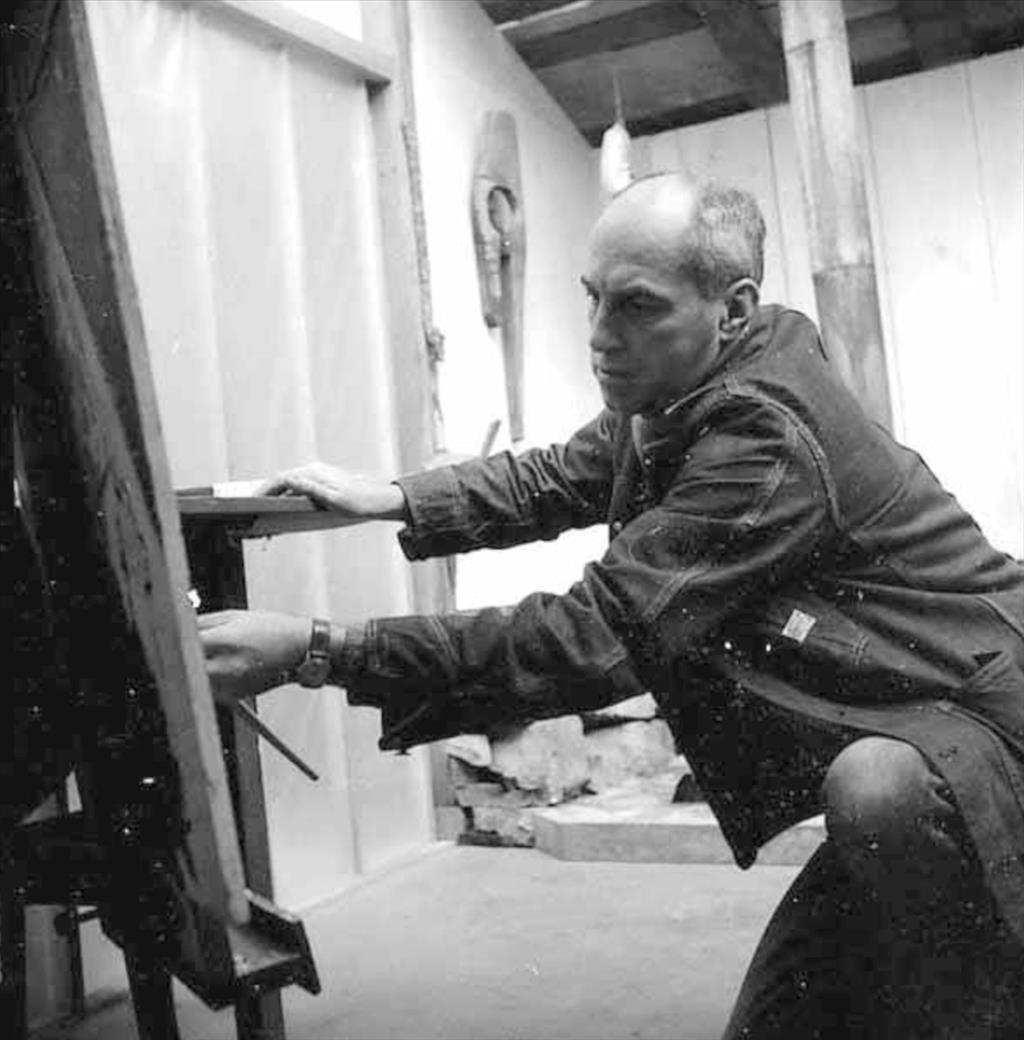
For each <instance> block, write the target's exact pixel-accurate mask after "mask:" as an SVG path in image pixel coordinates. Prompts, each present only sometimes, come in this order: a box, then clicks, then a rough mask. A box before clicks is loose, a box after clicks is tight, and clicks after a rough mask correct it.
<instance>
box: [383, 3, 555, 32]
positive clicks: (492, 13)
mask: <svg viewBox="0 0 1024 1040" xmlns="http://www.w3.org/2000/svg"><path fill="white" fill-rule="evenodd" d="M370 2H371V3H374V2H376V0H370ZM572 2H573V0H480V6H481V7H482V8H483V9H484V10H485V11H486V12H487V17H488V18H490V20H491V21H492V22H494V24H495V25H499V26H500V25H505V24H506V23H509V22H518V21H521V20H522V19H524V18H530V17H532V16H533V15H536V14H541V13H543V12H545V11H553V10H555V9H557V8H559V7H570V6H572Z"/></svg>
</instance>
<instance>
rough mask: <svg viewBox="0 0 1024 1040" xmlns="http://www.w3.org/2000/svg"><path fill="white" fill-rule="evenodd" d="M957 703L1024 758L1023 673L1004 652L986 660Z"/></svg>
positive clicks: (971, 678) (960, 694)
mask: <svg viewBox="0 0 1024 1040" xmlns="http://www.w3.org/2000/svg"><path fill="white" fill-rule="evenodd" d="M957 701H958V702H959V703H960V704H961V705H962V706H963V707H964V708H966V709H967V710H968V711H970V712H972V713H973V714H975V715H978V716H980V717H981V718H982V719H984V720H985V721H986V722H988V723H989V724H990V725H992V726H995V727H996V729H998V730H999V731H1000V733H1001V734H1003V735H1004V736H1005V737H1006V738H1007V739H1008V740H1009V741H1010V743H1012V744H1013V746H1014V747H1015V748H1016V749H1017V750H1018V751H1019V752H1020V754H1021V755H1024V671H1021V669H1020V666H1019V665H1018V664H1017V662H1016V661H1014V660H1013V658H1012V657H1011V656H1010V655H1009V653H1007V652H1006V651H1005V650H1001V651H999V652H998V653H996V654H995V656H993V657H991V658H990V659H988V660H985V661H984V663H983V664H981V666H980V667H979V668H978V670H977V671H976V672H975V673H974V674H973V675H971V676H970V677H969V678H968V679H967V681H966V682H965V683H964V684H963V686H962V687H961V689H960V692H959V694H958V696H957Z"/></svg>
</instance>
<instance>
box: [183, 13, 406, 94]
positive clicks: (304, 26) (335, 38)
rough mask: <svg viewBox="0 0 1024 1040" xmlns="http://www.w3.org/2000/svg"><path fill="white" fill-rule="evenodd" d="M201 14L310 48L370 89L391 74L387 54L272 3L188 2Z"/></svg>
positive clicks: (392, 68)
mask: <svg viewBox="0 0 1024 1040" xmlns="http://www.w3.org/2000/svg"><path fill="white" fill-rule="evenodd" d="M189 2H190V3H192V4H193V5H194V6H196V7H200V8H202V9H203V10H204V11H214V12H216V13H219V14H223V15H226V16H229V17H231V18H234V19H236V20H238V21H239V22H242V23H244V24H246V25H247V26H248V27H249V28H250V29H252V30H255V31H256V32H258V33H260V35H262V36H263V37H264V38H266V39H269V40H271V41H272V42H274V43H277V44H281V45H285V46H299V47H305V48H309V49H311V50H313V51H316V52H318V53H319V54H323V55H326V56H327V57H329V58H330V59H331V60H332V61H333V62H335V63H337V64H341V65H343V66H344V67H345V68H346V69H347V70H348V71H350V72H351V73H352V74H353V75H355V76H358V77H359V78H360V79H364V80H366V82H367V83H369V84H371V85H373V86H383V85H384V84H385V83H389V82H390V81H391V78H392V76H393V75H394V59H393V58H392V57H391V55H390V54H387V53H386V52H384V51H382V50H379V49H378V48H376V47H372V46H370V45H369V44H366V43H363V42H362V41H361V40H356V39H353V38H352V37H351V36H346V35H345V34H344V33H340V32H338V31H337V30H336V29H332V28H331V27H330V26H327V25H324V24H323V23H322V22H318V21H315V20H314V19H312V18H307V17H306V16H305V15H303V14H300V13H299V12H298V11H294V10H292V9H291V8H288V7H284V6H283V5H281V4H277V3H274V2H273V0H189Z"/></svg>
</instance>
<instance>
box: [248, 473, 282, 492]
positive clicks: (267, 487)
mask: <svg viewBox="0 0 1024 1040" xmlns="http://www.w3.org/2000/svg"><path fill="white" fill-rule="evenodd" d="M290 479H291V478H290V475H289V473H277V474H275V475H274V476H272V477H268V478H267V479H266V480H264V481H263V482H262V483H261V484H259V485H258V486H257V488H256V491H255V494H257V495H280V494H283V493H284V492H286V491H288V490H290V484H289V480H290Z"/></svg>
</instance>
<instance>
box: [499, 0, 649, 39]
mask: <svg viewBox="0 0 1024 1040" xmlns="http://www.w3.org/2000/svg"><path fill="white" fill-rule="evenodd" d="M658 2H660V0H576V3H572V4H567V5H566V6H565V7H556V8H553V9H552V10H550V11H540V12H538V13H537V14H534V15H530V17H529V18H523V19H520V20H519V21H518V22H509V23H508V24H507V25H503V26H502V27H501V34H502V36H504V37H505V39H506V40H508V42H509V43H511V44H513V45H514V46H518V45H519V44H520V42H522V41H524V40H534V39H536V38H537V37H539V36H552V35H554V34H555V33H558V32H564V31H565V30H567V29H577V28H579V27H580V26H581V25H588V24H589V23H590V22H599V21H600V20H601V19H602V18H611V17H612V16H613V15H617V14H623V13H624V12H626V11H636V10H638V9H640V8H644V7H647V6H649V5H650V4H653V3H658Z"/></svg>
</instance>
